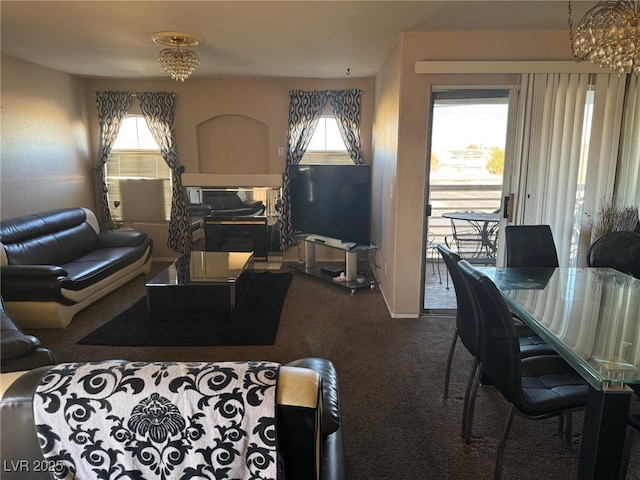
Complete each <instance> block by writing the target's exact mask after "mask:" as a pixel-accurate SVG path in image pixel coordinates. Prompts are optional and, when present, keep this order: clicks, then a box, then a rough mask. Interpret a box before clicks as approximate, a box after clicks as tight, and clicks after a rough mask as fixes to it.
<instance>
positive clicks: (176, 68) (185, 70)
mask: <svg viewBox="0 0 640 480" xmlns="http://www.w3.org/2000/svg"><path fill="white" fill-rule="evenodd" d="M151 38H152V39H153V41H154V42H155V43H157V44H159V45H164V46H167V47H169V48H164V49H162V50H161V51H160V55H159V57H158V61H159V62H160V65H162V68H164V70H165V72H167V73H168V74H169V75H170V76H171V78H173V79H174V80H175V81H177V82H184V81H185V79H187V78H188V77H189V75H191V74H192V73H193V72H194V71H195V69H196V68H197V66H198V65H199V64H200V57H198V54H197V53H196V52H194V51H193V50H191V49H189V48H185V47H195V46H198V45H199V44H200V42H202V40H201V39H200V38H198V37H195V36H193V35H188V34H186V33H178V32H159V33H154V34H153V35H152V36H151Z"/></svg>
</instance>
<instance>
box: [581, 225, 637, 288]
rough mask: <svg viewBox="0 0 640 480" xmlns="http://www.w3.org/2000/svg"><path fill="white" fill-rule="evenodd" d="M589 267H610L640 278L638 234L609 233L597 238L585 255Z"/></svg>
mask: <svg viewBox="0 0 640 480" xmlns="http://www.w3.org/2000/svg"><path fill="white" fill-rule="evenodd" d="M587 265H589V266H590V267H611V268H615V269H616V270H618V271H620V272H623V273H627V274H629V275H633V276H634V277H635V278H640V233H636V232H611V233H607V234H605V235H603V236H601V237H600V238H598V239H597V240H596V241H595V242H593V244H592V245H591V247H590V248H589V252H588V253H587Z"/></svg>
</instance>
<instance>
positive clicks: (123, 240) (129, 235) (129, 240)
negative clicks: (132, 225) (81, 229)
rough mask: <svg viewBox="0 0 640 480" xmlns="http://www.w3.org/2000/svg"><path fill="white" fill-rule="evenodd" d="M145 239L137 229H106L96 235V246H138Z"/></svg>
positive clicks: (142, 233)
mask: <svg viewBox="0 0 640 480" xmlns="http://www.w3.org/2000/svg"><path fill="white" fill-rule="evenodd" d="M146 239H147V234H146V233H144V232H141V231H139V230H106V231H102V232H100V234H99V235H98V248H114V247H139V246H140V245H142V244H143V243H144V242H145V240H146Z"/></svg>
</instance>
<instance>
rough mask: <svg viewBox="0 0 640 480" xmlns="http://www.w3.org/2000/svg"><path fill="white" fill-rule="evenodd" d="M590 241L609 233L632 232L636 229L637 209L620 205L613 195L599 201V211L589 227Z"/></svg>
mask: <svg viewBox="0 0 640 480" xmlns="http://www.w3.org/2000/svg"><path fill="white" fill-rule="evenodd" d="M591 227H592V230H591V241H592V242H595V241H596V240H597V239H598V238H600V237H601V236H603V235H606V234H607V233H611V232H632V231H634V230H636V228H637V227H638V207H636V206H633V205H620V204H619V203H618V202H616V199H615V197H614V196H613V195H607V196H605V197H603V198H602V200H601V201H600V210H599V211H598V215H597V217H596V219H595V221H594V222H593V223H592V225H591Z"/></svg>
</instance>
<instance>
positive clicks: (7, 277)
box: [0, 265, 68, 302]
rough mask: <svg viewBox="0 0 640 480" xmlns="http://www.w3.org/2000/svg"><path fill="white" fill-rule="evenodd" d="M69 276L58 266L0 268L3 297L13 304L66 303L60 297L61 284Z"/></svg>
mask: <svg viewBox="0 0 640 480" xmlns="http://www.w3.org/2000/svg"><path fill="white" fill-rule="evenodd" d="M67 275H68V273H67V271H66V270H65V269H64V268H62V267H60V266H58V265H3V266H2V267H1V268H0V276H1V277H2V284H1V288H2V297H3V298H4V299H5V300H8V301H12V302H17V301H38V300H59V301H66V300H65V299H64V298H63V297H62V296H61V295H60V284H61V282H62V281H63V280H64V279H66V278H67Z"/></svg>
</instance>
